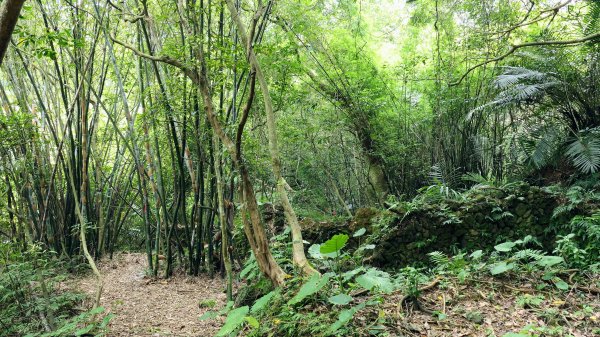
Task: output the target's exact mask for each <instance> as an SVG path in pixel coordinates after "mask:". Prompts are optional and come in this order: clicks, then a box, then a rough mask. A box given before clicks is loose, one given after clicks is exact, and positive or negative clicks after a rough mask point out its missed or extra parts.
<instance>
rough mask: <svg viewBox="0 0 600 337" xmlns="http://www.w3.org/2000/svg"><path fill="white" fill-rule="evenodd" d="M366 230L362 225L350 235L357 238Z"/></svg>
mask: <svg viewBox="0 0 600 337" xmlns="http://www.w3.org/2000/svg"><path fill="white" fill-rule="evenodd" d="M366 232H367V230H366V229H365V228H364V227H363V228H361V229H359V230H357V231H356V232H354V234H352V237H355V238H357V237H360V236H363V235H365V233H366Z"/></svg>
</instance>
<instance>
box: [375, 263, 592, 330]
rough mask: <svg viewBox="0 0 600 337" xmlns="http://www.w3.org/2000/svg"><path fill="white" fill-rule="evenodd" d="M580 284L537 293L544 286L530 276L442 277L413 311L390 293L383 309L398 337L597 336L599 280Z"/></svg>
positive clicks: (403, 298) (404, 302)
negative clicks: (515, 277) (390, 319)
mask: <svg viewBox="0 0 600 337" xmlns="http://www.w3.org/2000/svg"><path fill="white" fill-rule="evenodd" d="M585 281H586V282H585V285H583V284H577V283H574V284H572V287H571V289H570V290H569V291H558V290H557V289H555V288H554V287H553V286H550V287H546V288H544V289H539V288H538V286H539V285H540V284H543V283H544V282H543V281H540V279H533V278H532V279H530V280H515V279H504V280H498V279H494V278H491V277H479V278H477V279H473V280H467V281H466V282H459V281H458V280H457V279H456V278H452V277H444V276H442V277H438V278H437V279H436V281H434V283H432V284H431V287H427V288H428V289H427V290H424V291H423V292H422V293H421V295H420V300H419V306H418V307H415V305H414V304H413V305H408V303H407V301H406V297H405V296H403V295H402V294H394V295H392V296H387V297H386V298H385V304H384V308H383V310H384V312H385V313H386V314H387V315H388V316H391V317H393V318H394V319H393V320H394V321H395V323H396V324H395V325H396V326H395V328H396V331H397V332H399V333H400V335H401V336H419V337H421V336H427V337H442V336H471V337H475V336H482V337H483V336H498V337H500V336H505V335H506V336H519V337H521V336H523V337H525V336H574V337H592V336H600V291H599V288H598V284H599V283H600V280H599V279H598V278H597V275H596V276H592V277H591V278H588V279H586V280H585ZM400 303H401V304H400ZM511 333H512V335H511Z"/></svg>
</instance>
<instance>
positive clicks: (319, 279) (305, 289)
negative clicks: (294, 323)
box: [288, 273, 331, 305]
mask: <svg viewBox="0 0 600 337" xmlns="http://www.w3.org/2000/svg"><path fill="white" fill-rule="evenodd" d="M330 277H331V274H330V273H327V274H323V276H319V274H316V273H315V274H313V275H312V276H311V277H310V279H309V280H308V282H306V283H305V284H303V285H302V287H300V290H298V293H297V294H296V295H295V296H294V297H292V299H291V300H289V301H288V305H294V304H296V303H300V302H302V301H303V300H304V299H305V298H307V297H308V296H310V295H312V294H314V293H316V292H318V291H319V290H321V288H323V287H324V286H325V285H326V284H327V282H329V278H330Z"/></svg>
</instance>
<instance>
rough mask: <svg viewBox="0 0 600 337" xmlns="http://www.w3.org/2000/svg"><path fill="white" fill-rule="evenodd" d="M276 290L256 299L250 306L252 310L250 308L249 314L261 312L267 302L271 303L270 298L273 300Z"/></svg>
mask: <svg viewBox="0 0 600 337" xmlns="http://www.w3.org/2000/svg"><path fill="white" fill-rule="evenodd" d="M277 292H278V289H275V290H273V291H271V292H270V293H268V294H266V295H265V296H263V297H261V298H259V299H257V300H256V301H255V302H254V304H253V305H252V308H250V312H251V313H257V312H259V311H261V310H262V309H263V308H264V307H265V306H266V305H267V304H268V303H269V301H271V298H273V296H275V294H277Z"/></svg>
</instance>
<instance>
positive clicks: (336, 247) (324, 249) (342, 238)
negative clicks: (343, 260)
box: [319, 234, 348, 255]
mask: <svg viewBox="0 0 600 337" xmlns="http://www.w3.org/2000/svg"><path fill="white" fill-rule="evenodd" d="M347 242H348V235H346V234H336V235H334V236H333V237H332V238H331V239H329V240H327V241H325V243H323V244H322V245H321V247H320V248H319V252H320V253H321V254H323V255H325V254H335V255H339V252H340V250H342V248H344V246H345V245H346V243H347Z"/></svg>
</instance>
